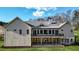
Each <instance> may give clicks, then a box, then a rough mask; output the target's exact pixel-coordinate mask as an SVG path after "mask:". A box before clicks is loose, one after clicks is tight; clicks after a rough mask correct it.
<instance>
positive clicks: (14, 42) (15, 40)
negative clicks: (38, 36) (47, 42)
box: [4, 20, 31, 47]
mask: <svg viewBox="0 0 79 59" xmlns="http://www.w3.org/2000/svg"><path fill="white" fill-rule="evenodd" d="M14 29H16V31H14ZM20 29H21V30H22V34H19V30H20ZM27 29H29V34H27ZM5 31H6V32H5V36H4V38H5V40H4V46H5V47H7V46H11V47H12V46H31V27H30V26H29V25H27V24H25V23H23V22H22V21H21V20H15V21H14V22H12V23H11V24H10V25H9V26H8V27H7V28H6V30H5Z"/></svg>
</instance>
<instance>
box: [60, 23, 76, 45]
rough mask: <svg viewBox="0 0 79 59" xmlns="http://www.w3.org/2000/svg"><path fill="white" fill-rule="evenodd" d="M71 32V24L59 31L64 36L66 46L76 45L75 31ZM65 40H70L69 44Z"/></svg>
mask: <svg viewBox="0 0 79 59" xmlns="http://www.w3.org/2000/svg"><path fill="white" fill-rule="evenodd" d="M62 29H63V31H62ZM71 30H72V27H71V25H69V24H65V25H64V26H62V27H61V28H60V29H59V32H60V33H62V34H64V40H63V43H64V44H72V43H74V41H75V39H74V33H73V31H72V32H71ZM65 39H68V40H69V42H65ZM71 39H72V42H71Z"/></svg>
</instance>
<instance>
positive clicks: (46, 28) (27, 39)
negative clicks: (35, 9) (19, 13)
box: [4, 17, 74, 47]
mask: <svg viewBox="0 0 79 59" xmlns="http://www.w3.org/2000/svg"><path fill="white" fill-rule="evenodd" d="M73 43H74V33H73V30H72V26H71V25H70V23H68V22H66V21H65V22H59V21H51V20H34V21H33V20H32V21H26V22H24V21H22V20H21V19H20V18H19V17H16V18H15V19H13V20H12V21H11V22H10V23H9V24H8V25H7V26H6V30H5V35H4V46H5V47H26V46H30V47H31V46H33V45H62V44H63V45H70V44H73Z"/></svg>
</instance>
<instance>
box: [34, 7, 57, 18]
mask: <svg viewBox="0 0 79 59" xmlns="http://www.w3.org/2000/svg"><path fill="white" fill-rule="evenodd" d="M34 9H36V11H35V12H33V16H36V17H40V16H43V15H44V14H45V13H46V12H47V11H50V10H52V11H55V10H57V8H56V7H35V8H34Z"/></svg>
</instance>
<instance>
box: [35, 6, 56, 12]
mask: <svg viewBox="0 0 79 59" xmlns="http://www.w3.org/2000/svg"><path fill="white" fill-rule="evenodd" d="M35 9H36V10H39V11H49V10H53V11H54V10H57V8H56V7H35Z"/></svg>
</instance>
